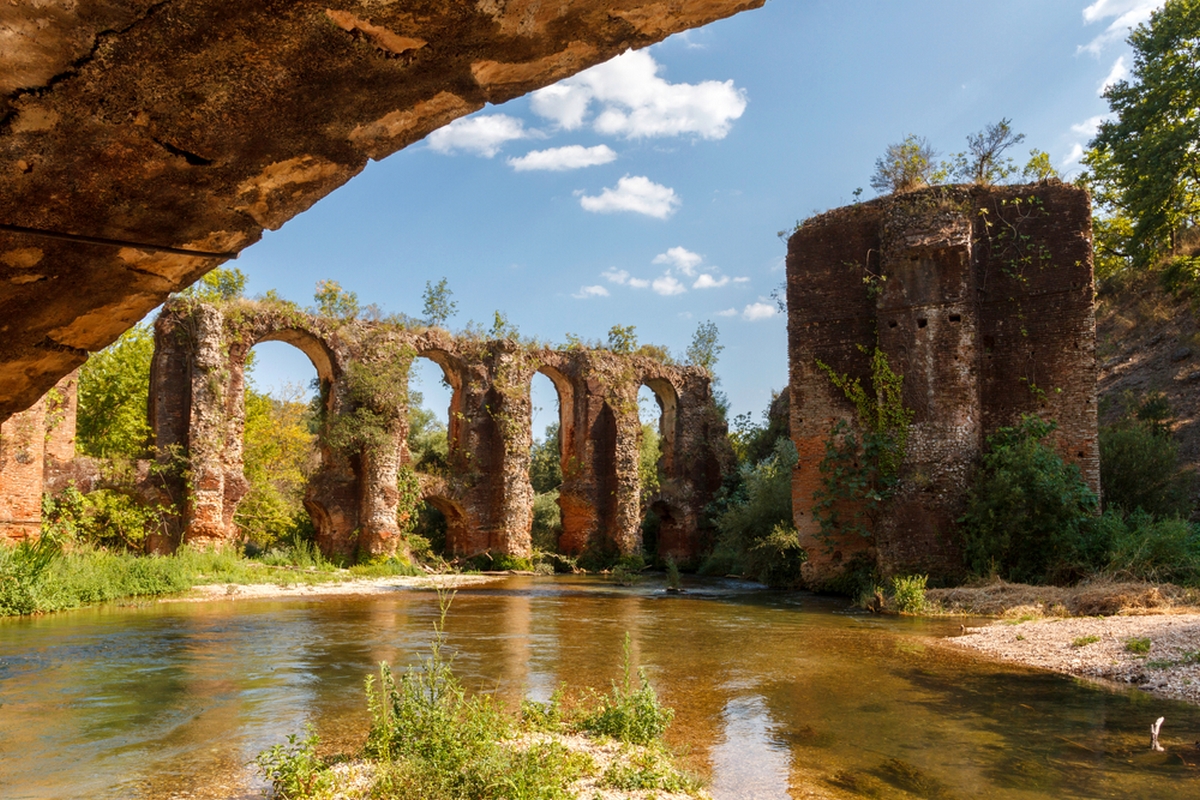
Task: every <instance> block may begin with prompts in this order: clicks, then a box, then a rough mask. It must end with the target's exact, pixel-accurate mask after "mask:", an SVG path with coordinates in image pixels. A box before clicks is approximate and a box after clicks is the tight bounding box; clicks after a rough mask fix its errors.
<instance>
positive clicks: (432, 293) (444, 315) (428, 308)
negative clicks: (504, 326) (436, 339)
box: [421, 278, 499, 328]
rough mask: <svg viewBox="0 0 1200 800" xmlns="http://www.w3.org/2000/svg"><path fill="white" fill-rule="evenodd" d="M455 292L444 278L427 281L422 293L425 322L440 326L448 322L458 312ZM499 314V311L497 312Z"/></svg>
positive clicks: (436, 326) (429, 324) (435, 326)
mask: <svg viewBox="0 0 1200 800" xmlns="http://www.w3.org/2000/svg"><path fill="white" fill-rule="evenodd" d="M453 297H454V292H452V291H451V290H450V287H449V286H447V285H446V279H445V278H442V279H441V280H440V281H438V282H437V283H430V282H429V281H425V292H424V293H423V294H422V295H421V299H422V301H423V302H424V306H423V308H422V312H421V313H422V314H424V315H425V324H426V325H428V326H430V327H434V328H440V327H442V326H444V325H445V324H446V322H447V321H448V320H449V319H450V318H451V317H453V316H454V315H455V314H457V313H458V303H456V302H455V301H454V300H453V299H452V298H453ZM497 316H499V312H497Z"/></svg>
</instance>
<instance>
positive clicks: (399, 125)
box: [0, 0, 763, 419]
mask: <svg viewBox="0 0 1200 800" xmlns="http://www.w3.org/2000/svg"><path fill="white" fill-rule="evenodd" d="M762 2H763V0H670V2H667V0H556V1H555V2H547V1H546V0H520V1H519V2H518V1H516V0H509V1H508V2H501V1H500V0H478V2H469V1H468V0H436V2H435V1H434V0H399V1H398V2H391V3H380V2H375V0H335V1H332V2H331V0H324V1H323V2H313V1H311V0H287V2H268V1H267V0H260V1H259V2H246V3H230V2H227V0H159V1H158V2H152V1H150V0H138V1H136V2H115V1H114V0H76V1H75V2H71V3H49V2H45V3H43V2H33V3H11V2H10V3H4V4H0V224H3V225H9V226H20V227H22V228H28V229H39V230H43V231H50V232H56V233H61V234H71V235H76V236H86V237H92V238H94V239H103V240H111V241H114V242H124V243H126V244H125V245H124V247H123V248H122V247H121V246H119V245H113V244H104V243H85V242H81V241H63V240H60V239H47V238H45V237H43V236H36V235H32V234H29V233H14V232H11V231H0V319H3V320H4V321H5V322H4V323H3V324H2V325H0V419H3V418H6V417H7V416H8V415H10V414H12V413H14V412H16V411H19V410H22V409H24V408H27V407H28V406H30V404H32V403H33V402H34V401H35V400H36V399H37V398H38V397H39V396H41V395H42V394H44V393H45V392H46V390H48V389H49V388H50V387H51V386H52V385H53V384H54V382H55V381H56V380H57V379H58V378H59V377H61V376H62V375H64V374H66V373H67V372H69V371H70V370H72V369H74V368H75V367H77V366H79V364H81V363H82V362H83V359H84V358H85V357H86V353H87V352H88V351H96V350H99V349H100V348H102V347H104V346H106V345H107V344H109V343H111V342H112V341H113V339H115V338H116V336H118V335H119V334H120V333H121V332H122V331H123V330H125V329H126V328H128V327H129V326H130V325H132V324H133V323H134V322H136V321H137V320H138V319H140V318H142V317H143V316H144V315H145V314H146V313H147V312H148V311H150V310H151V309H152V308H154V307H155V306H156V305H158V304H159V303H161V302H162V301H163V300H164V299H166V296H167V294H168V293H169V292H171V291H173V290H177V289H179V288H182V287H184V286H186V285H188V284H190V283H191V282H193V281H195V280H196V279H197V278H198V277H199V276H200V275H202V274H204V273H205V272H207V271H208V270H210V269H212V268H213V267H215V266H217V265H218V264H220V263H222V261H223V260H225V259H226V258H227V257H228V255H229V254H233V253H236V252H237V251H239V250H241V249H242V248H244V247H246V246H248V245H250V244H252V243H253V242H255V241H257V240H258V239H259V237H260V236H261V234H262V230H263V228H277V227H279V226H280V225H282V224H283V223H284V222H286V221H287V220H288V219H290V218H292V217H293V216H295V215H296V214H298V213H300V212H301V211H304V210H305V209H307V208H309V207H310V206H311V205H312V204H313V203H315V202H316V201H317V200H318V199H320V198H321V197H323V196H324V195H326V194H328V193H329V192H331V191H333V190H334V189H335V188H337V187H338V186H340V185H341V184H343V183H345V182H346V181H347V180H349V179H350V178H351V177H353V176H354V175H356V174H357V173H358V172H359V171H360V170H361V169H362V168H363V166H364V165H365V164H366V161H367V159H368V158H375V159H378V158H382V157H384V156H386V155H388V154H390V153H393V152H395V151H397V150H399V149H401V148H403V147H405V146H407V145H409V144H411V143H413V142H415V141H417V140H419V139H421V138H422V137H424V136H425V135H427V134H428V133H430V132H431V131H432V130H434V129H436V128H438V127H440V126H442V125H444V124H446V123H447V122H449V121H451V120H452V119H454V118H455V117H459V116H462V115H464V114H467V113H470V112H471V111H474V110H476V109H479V108H482V107H483V105H484V103H487V102H493V103H499V102H502V101H504V100H508V99H511V98H513V97H516V96H518V95H520V94H524V93H526V92H529V91H532V90H533V89H537V88H540V87H542V86H545V85H548V84H550V83H553V82H554V81H556V80H559V79H560V78H563V77H566V76H568V75H571V74H573V73H575V72H578V71H580V70H582V69H585V68H587V67H589V66H592V65H594V64H597V63H599V62H601V61H603V60H605V59H607V58H610V57H612V56H614V55H617V54H619V53H620V52H622V51H624V50H625V49H627V48H638V47H645V46H646V45H649V44H652V43H653V42H656V41H659V40H661V39H663V38H664V37H666V36H667V35H669V34H671V33H674V32H676V31H680V30H684V29H687V28H691V27H695V26H698V25H703V24H705V23H707V22H711V21H713V20H716V19H719V18H722V17H725V16H729V15H731V14H734V13H737V12H738V11H742V10H745V9H749V8H755V7H758V6H760V5H762ZM138 245H142V247H138ZM147 246H156V247H169V248H177V249H184V250H193V251H196V250H199V251H204V253H205V255H188V254H181V253H178V252H175V253H163V252H161V251H156V250H154V249H149V250H147V249H145V248H146V247H147ZM34 249H36V250H40V251H41V255H40V257H38V259H37V264H36V269H34V270H31V266H30V265H29V264H27V263H26V262H27V261H29V260H30V259H31V258H32V257H33V256H32V255H30V253H31V252H32V251H33V250H34ZM130 250H132V251H133V252H135V253H140V254H142V255H143V256H146V259H145V263H139V259H138V258H130V256H129V251H130Z"/></svg>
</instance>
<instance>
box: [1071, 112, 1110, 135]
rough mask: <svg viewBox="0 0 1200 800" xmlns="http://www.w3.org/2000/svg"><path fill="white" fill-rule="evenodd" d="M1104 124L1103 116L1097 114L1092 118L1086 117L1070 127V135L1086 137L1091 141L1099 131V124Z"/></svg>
mask: <svg viewBox="0 0 1200 800" xmlns="http://www.w3.org/2000/svg"><path fill="white" fill-rule="evenodd" d="M1101 122H1104V115H1103V114H1097V115H1096V116H1094V117H1088V118H1087V119H1085V120H1084V121H1083V122H1076V123H1075V124H1074V125H1072V126H1071V133H1074V134H1077V135H1079V136H1086V137H1087V138H1089V139H1091V138H1092V137H1093V136H1095V135H1096V131H1098V130H1100V123H1101Z"/></svg>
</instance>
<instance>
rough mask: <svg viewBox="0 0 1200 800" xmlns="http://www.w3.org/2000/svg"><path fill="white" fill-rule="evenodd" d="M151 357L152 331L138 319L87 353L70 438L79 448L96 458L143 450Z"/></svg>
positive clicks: (135, 455)
mask: <svg viewBox="0 0 1200 800" xmlns="http://www.w3.org/2000/svg"><path fill="white" fill-rule="evenodd" d="M209 274H210V275H211V274H212V273H209ZM205 277H207V276H205ZM153 356H154V333H153V331H152V330H151V328H150V326H149V325H146V324H138V325H134V326H133V327H132V328H130V329H129V330H127V331H126V332H125V333H123V334H121V337H120V338H119V339H117V340H116V341H115V342H113V343H112V344H111V345H109V346H108V347H106V348H104V349H103V350H101V351H100V352H99V353H93V354H92V355H91V356H90V357H89V358H88V360H87V363H85V364H84V365H83V369H82V370H80V373H79V410H78V416H77V419H76V439H75V443H76V446H77V447H78V448H79V451H80V452H81V453H83V454H84V455H89V456H95V457H98V458H115V457H125V458H139V457H142V456H143V455H144V454H145V452H146V443H147V441H148V440H149V438H150V423H149V420H148V419H147V409H148V406H149V393H150V360H151V359H152V358H153Z"/></svg>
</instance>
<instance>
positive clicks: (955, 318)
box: [950, 314, 962, 322]
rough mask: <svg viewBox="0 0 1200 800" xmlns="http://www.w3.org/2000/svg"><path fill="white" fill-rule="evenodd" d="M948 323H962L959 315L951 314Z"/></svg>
mask: <svg viewBox="0 0 1200 800" xmlns="http://www.w3.org/2000/svg"><path fill="white" fill-rule="evenodd" d="M950 321H951V322H962V315H961V314H951V315H950Z"/></svg>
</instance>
